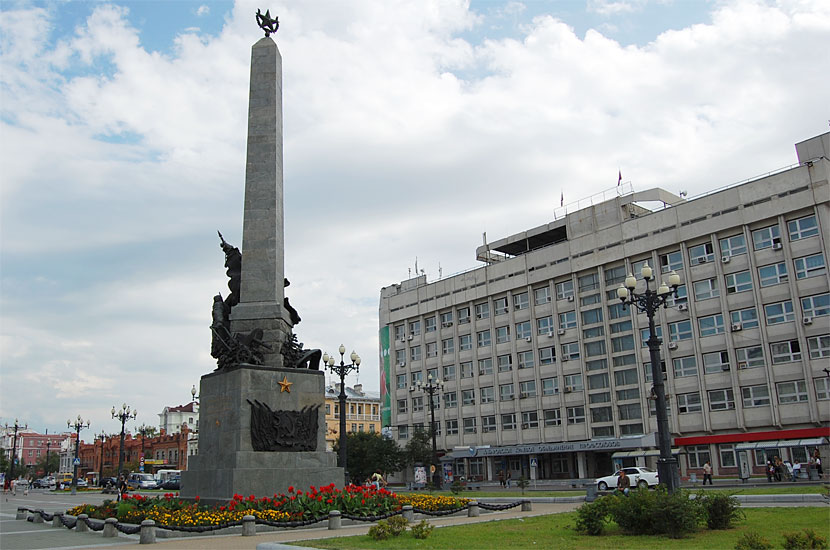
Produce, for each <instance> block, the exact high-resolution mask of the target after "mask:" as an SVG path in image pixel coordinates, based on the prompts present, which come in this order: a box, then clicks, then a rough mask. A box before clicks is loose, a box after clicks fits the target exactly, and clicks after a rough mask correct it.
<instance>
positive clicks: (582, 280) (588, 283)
mask: <svg viewBox="0 0 830 550" xmlns="http://www.w3.org/2000/svg"><path fill="white" fill-rule="evenodd" d="M577 281H578V282H579V292H580V293H582V292H589V291H591V290H596V289H598V288H599V275H597V274H596V273H589V274H587V275H583V276H582V277H578V278H577Z"/></svg>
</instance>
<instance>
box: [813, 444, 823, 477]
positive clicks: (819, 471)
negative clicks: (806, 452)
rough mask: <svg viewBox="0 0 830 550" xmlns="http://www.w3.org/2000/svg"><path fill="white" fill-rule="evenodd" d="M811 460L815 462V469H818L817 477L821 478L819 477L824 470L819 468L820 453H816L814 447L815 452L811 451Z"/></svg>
mask: <svg viewBox="0 0 830 550" xmlns="http://www.w3.org/2000/svg"><path fill="white" fill-rule="evenodd" d="M813 460H814V461H815V463H816V470H817V471H818V477H819V479H821V477H822V476H823V475H824V470H823V469H822V468H821V455H819V454H818V449H816V452H814V453H813Z"/></svg>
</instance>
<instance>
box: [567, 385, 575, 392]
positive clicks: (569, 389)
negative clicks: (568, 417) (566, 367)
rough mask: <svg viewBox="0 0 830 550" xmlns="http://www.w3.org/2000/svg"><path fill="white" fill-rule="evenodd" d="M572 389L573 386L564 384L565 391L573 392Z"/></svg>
mask: <svg viewBox="0 0 830 550" xmlns="http://www.w3.org/2000/svg"><path fill="white" fill-rule="evenodd" d="M573 391H574V387H573V386H565V393H571V392H573Z"/></svg>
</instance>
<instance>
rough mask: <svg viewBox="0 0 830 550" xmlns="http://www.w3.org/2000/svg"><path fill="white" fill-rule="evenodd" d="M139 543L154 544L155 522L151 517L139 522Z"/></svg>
mask: <svg viewBox="0 0 830 550" xmlns="http://www.w3.org/2000/svg"><path fill="white" fill-rule="evenodd" d="M138 543H139V544H155V543H156V522H155V521H153V520H151V519H145V520H144V521H142V522H141V533H140V534H139V536H138Z"/></svg>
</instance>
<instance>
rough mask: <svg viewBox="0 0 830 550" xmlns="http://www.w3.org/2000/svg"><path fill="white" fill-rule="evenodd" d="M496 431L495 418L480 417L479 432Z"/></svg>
mask: <svg viewBox="0 0 830 550" xmlns="http://www.w3.org/2000/svg"><path fill="white" fill-rule="evenodd" d="M495 431H496V417H495V415H493V416H482V417H481V432H482V433H487V432H495Z"/></svg>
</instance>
